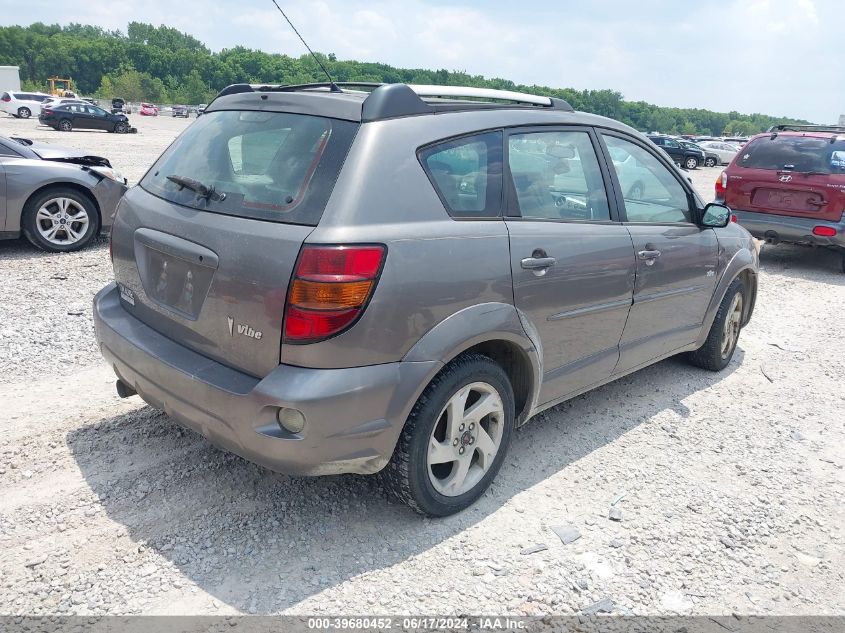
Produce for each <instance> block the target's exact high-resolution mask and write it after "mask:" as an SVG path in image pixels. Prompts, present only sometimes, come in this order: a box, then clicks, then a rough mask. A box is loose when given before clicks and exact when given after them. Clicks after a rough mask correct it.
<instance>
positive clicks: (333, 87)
mask: <svg viewBox="0 0 845 633" xmlns="http://www.w3.org/2000/svg"><path fill="white" fill-rule="evenodd" d="M273 4H275V5H276V8H277V9H278V10H279V13H281V14H282V17H283V18H284V19H285V21H286V22H287V23H288V24H290V28H292V29H293V32H294V33H296V36H297V37H298V38H299V39H300V41H301V42H302V43H303V44H304V45H305V48H307V49H308V52H309V53H311V57H313V58H314V61H315V62H317V65H318V66H319V67H320V68H321V69H322V71H323V72H324V73H326V77H328V78H329V90H331V91H332V92H343V90H341V89H340V88H338V87H337V84H336V83H335V82H334V79H332V76H331V75H330V74H329V71H328V70H326V67H325V66H324V65H323V62H321V61H320V58H319V57H317V56H316V55H315V54H314V51H312V50H311V47H310V46H308V42H306V41H305V38H304V37H302V36H301V35H300V34H299V31H297V30H296V27H295V26H294V25H293V22H291V21H290V18H289V17H288V16H287V15H285V12H284V11H282V7H280V6H279V3H278V2H276V0H273Z"/></svg>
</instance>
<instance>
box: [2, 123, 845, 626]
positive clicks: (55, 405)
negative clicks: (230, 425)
mask: <svg viewBox="0 0 845 633" xmlns="http://www.w3.org/2000/svg"><path fill="white" fill-rule="evenodd" d="M136 119H137V118H136ZM148 121H149V120H146V119H137V121H136V122H137V123H138V124H139V125H140V127H141V132H142V133H141V134H139V135H138V136H137V137H132V138H129V137H113V136H111V135H105V134H95V133H91V134H84V133H74V134H71V135H59V134H58V133H52V132H50V131H43V132H37V130H36V132H37V133H38V134H43V135H44V137H45V138H50V139H56V138H61V140H62V141H63V142H64V143H65V144H75V143H80V144H83V143H89V144H90V145H89V148H99V147H100V145H101V144H102V145H103V146H104V145H105V143H106V142H109V143H113V144H117V145H119V143H121V142H124V141H123V138H127V142H129V143H132V148H133V155H132V156H129V155H126V156H124V155H123V154H122V153H121V154H118V152H117V149H114V147H116V145H113V146H109V148H107V149H108V151H103V153H106V154H107V155H108V156H109V157H110V158H112V159H114V162H115V163H116V165H117V166H118V167H119V168H122V169H124V170H125V171H127V173H130V174H134V175H132V177H133V178H137V177H138V175H139V174H140V173H142V172H143V170H144V168H145V165H146V164H148V163H149V162H150V161H151V160H152V158H154V156H155V154H156V153H157V152H158V151H160V150H161V149H162V148H163V146H165V145H166V144H167V143H168V142H169V140H170V139H171V138H172V135H173V134H174V131H175V130H177V129H179V127H180V126H183V125H184V122H183V121H181V120H179V121H177V122H173V121H170V120H167V119H161V118H160V119H159V120H152V121H149V123H148ZM25 125H26V126H28V127H34V123H33V122H31V121H30V122H20V121H14V120H11V119H4V118H0V133H8V132H9V131H10V130H11V129H12V128H14V131H15V132H16V133H18V134H21V132H22V128H23V127H24V126H25ZM154 126H158V127H154ZM32 136H35V134H32ZM65 136H67V137H69V140H68V141H66V140H65ZM88 139H90V140H88ZM147 145H149V147H147ZM141 146H144V149H143V151H142V149H141ZM153 146H155V147H153ZM142 154H143V156H145V157H146V158H144V159H143V160H146V161H147V162H146V163H145V164H141V162H142V159H141V158H139V156H141V155H142ZM717 174H718V170H715V169H714V170H699V171H697V172H695V178H696V181H697V185H698V186H699V187H700V188H701V190H702V192H703V193H706V192H709V191H710V190H711V189H712V182H713V180H714V179H715V177H716V175H717ZM699 181H700V182H699ZM761 258H762V263H763V272H762V275H761V284H760V296H759V299H758V306H757V312H756V314H755V316H754V320H753V321H752V323H751V325H750V326H749V327H748V328H747V329H746V330H745V331H743V334H742V337H741V338H740V344H739V349H738V351H737V356H736V358H735V360H734V362H733V363H732V364H731V365H730V366H729V367H728V369H726V370H725V371H724V372H722V373H720V374H711V373H708V372H704V371H701V370H697V369H695V368H692V367H690V366H688V365H686V364H685V363H683V362H682V361H680V360H677V359H670V360H667V361H665V362H662V363H660V364H658V365H656V366H654V367H650V368H648V369H645V370H642V371H640V372H637V373H636V374H633V375H631V376H628V377H626V378H624V379H622V380H619V381H617V382H615V383H613V384H610V385H607V386H605V387H602V388H600V389H598V390H596V391H594V392H591V393H589V394H586V395H584V396H581V397H579V398H576V399H575V400H573V401H571V402H569V403H566V404H564V405H561V406H558V407H556V408H554V409H552V410H550V411H547V412H545V413H544V414H542V415H540V416H538V418H537V419H535V420H534V421H533V422H532V423H531V424H529V425H527V426H526V427H524V428H523V429H521V430H520V431H519V432H518V433H516V434H515V437H514V441H513V446H512V449H511V452H510V454H509V456H508V459H507V461H506V463H505V464H504V467H503V468H502V471H501V473H500V474H499V476H498V477H497V480H496V482H495V483H494V485H493V486H492V488H491V489H490V491H489V492H488V493H487V494H486V495H484V497H483V498H482V499H481V500H480V501H479V503H478V504H476V505H475V506H474V507H473V508H471V509H469V510H468V511H466V512H463V513H461V514H460V515H457V516H454V517H450V518H447V519H443V520H428V519H423V518H420V517H419V516H417V515H415V514H413V513H411V512H410V511H408V510H407V509H406V508H404V507H403V506H399V505H396V504H394V503H392V502H391V501H390V500H389V499H388V498H387V497H386V495H385V494H384V492H383V491H382V489H381V487H380V486H379V483H378V480H377V479H375V478H367V477H353V476H341V477H327V478H318V479H298V478H292V477H287V476H284V475H278V474H273V473H269V472H267V471H264V470H262V469H261V468H259V467H257V466H253V465H251V464H249V463H247V462H245V461H243V460H241V459H240V458H237V457H235V456H232V455H230V454H226V453H223V452H221V451H218V450H216V449H214V448H213V447H211V446H210V445H209V444H208V443H207V442H206V441H205V440H204V439H203V438H201V437H199V436H197V435H195V434H194V433H191V432H188V431H184V430H182V429H180V428H179V427H177V426H176V425H175V424H174V423H173V422H171V421H170V420H169V419H168V418H167V417H166V416H165V415H163V414H161V413H158V412H156V411H154V410H152V409H150V408H149V407H146V406H144V405H143V403H141V402H140V401H139V400H138V399H137V398H131V399H129V400H120V399H118V398H117V397H116V396H115V395H114V394H113V386H112V385H113V375H112V374H111V372H110V370H109V369H108V367H105V366H104V364H103V363H102V362H101V361H100V359H99V357H98V355H97V350H96V349H95V345H94V342H93V338H92V331H91V321H90V315H89V310H90V309H89V305H90V299H91V296H92V295H93V293H94V292H95V291H96V290H97V289H98V288H99V287H100V286H102V284H104V283H105V282H106V280H107V279H108V278H109V277H110V269H109V263H108V254H107V249H106V248H105V247H104V246H103V245H99V246H97V247H95V248H92V249H89V250H86V251H85V252H83V253H79V254H75V255H62V256H56V255H45V254H42V253H38V252H37V251H35V250H34V249H32V248H30V247H28V246H26V245H24V244H18V243H0V271H2V273H3V277H2V279H3V284H2V286H0V331H2V337H0V369H2V372H0V381H1V382H2V383H3V384H0V428H2V430H3V433H2V434H0V551H2V552H3V556H2V557H0V615H3V614H24V613H32V614H46V613H74V614H101V613H111V614H116V613H119V614H129V613H148V614H153V613H157V614H172V613H180V614H194V613H197V614H198V613H207V614H228V613H239V612H242V613H296V614H343V613H346V614H348V613H358V614H360V613H367V612H369V613H379V614H384V613H405V614H414V615H418V614H425V613H428V614H432V613H440V614H459V613H510V614H538V613H556V614H573V613H578V612H582V613H599V612H602V613H603V612H611V613H614V614H626V613H634V614H668V613H695V614H708V615H718V614H726V615H729V614H731V613H740V614H752V613H754V614H840V615H845V606H843V605H845V578H843V569H845V565H843V563H845V556H843V552H845V547H843V545H845V543H843V533H842V526H843V525H845V513H844V512H843V492H845V486H844V485H843V483H845V471H843V465H845V458H843V451H842V446H843V445H845V428H844V427H843V420H845V394H843V391H842V378H843V376H845V342H843V337H842V318H841V314H842V308H843V306H845V275H842V274H841V273H839V272H838V262H837V259H836V257H835V256H833V255H832V254H829V253H825V252H814V251H807V250H804V249H798V248H789V247H777V248H769V247H765V248H764V249H763V252H762V256H761ZM63 276H64V277H67V279H58V278H56V277H63ZM78 311H82V314H81V315H76V314H68V312H78ZM764 372H765V373H764ZM613 509H618V510H619V512H620V513H621V516H622V517H624V520H622V521H619V520H618V516H617V514H616V512H613ZM558 526H571V527H572V528H574V529H575V530H577V531H578V533H579V534H580V538H578V539H577V540H574V541H571V542H569V543H568V544H564V542H562V541H561V539H560V538H559V537H558V536H557V535H556V534H555V531H554V528H557V527H558ZM540 545H542V547H540Z"/></svg>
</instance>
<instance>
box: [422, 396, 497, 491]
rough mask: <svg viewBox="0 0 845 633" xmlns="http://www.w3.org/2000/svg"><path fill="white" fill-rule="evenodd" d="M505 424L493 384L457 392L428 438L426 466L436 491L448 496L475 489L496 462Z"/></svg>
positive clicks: (444, 408)
mask: <svg viewBox="0 0 845 633" xmlns="http://www.w3.org/2000/svg"><path fill="white" fill-rule="evenodd" d="M504 424H505V409H504V405H503V404H502V398H501V396H500V395H499V392H498V391H496V389H495V388H494V387H493V386H492V385H490V384H488V383H486V382H474V383H472V384H469V385H467V386H465V387H462V388H461V389H460V390H459V391H458V392H457V393H455V394H454V395H453V396H452V397H451V398H450V399H449V401H448V402H447V403H446V406H445V407H443V410H442V411H441V413H440V416H439V417H438V419H437V422H436V423H435V425H434V429H433V430H432V433H431V438H430V439H429V444H428V454H427V458H426V462H427V463H426V467H427V469H428V476H429V481H430V482H431V485H432V486H433V487H434V489H435V490H436V491H437V492H439V493H440V494H441V495H444V496H446V497H457V496H459V495H462V494H464V493H466V492H469V491H470V490H472V489H473V488H474V487H475V486H476V485H477V484H478V483H479V482H480V481H481V480H482V479H483V478H484V475H485V474H486V473H487V471H488V470H489V469H490V467H491V466H492V465H493V462H494V460H495V459H496V455H497V454H498V452H499V448H500V446H501V443H502V435H503V432H504Z"/></svg>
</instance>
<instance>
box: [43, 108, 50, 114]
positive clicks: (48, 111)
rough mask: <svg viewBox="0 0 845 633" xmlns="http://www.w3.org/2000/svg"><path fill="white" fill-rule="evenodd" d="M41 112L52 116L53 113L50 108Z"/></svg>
mask: <svg viewBox="0 0 845 633" xmlns="http://www.w3.org/2000/svg"><path fill="white" fill-rule="evenodd" d="M41 111H42V112H43V113H44V114H53V111H52V110H51V109H50V108H41Z"/></svg>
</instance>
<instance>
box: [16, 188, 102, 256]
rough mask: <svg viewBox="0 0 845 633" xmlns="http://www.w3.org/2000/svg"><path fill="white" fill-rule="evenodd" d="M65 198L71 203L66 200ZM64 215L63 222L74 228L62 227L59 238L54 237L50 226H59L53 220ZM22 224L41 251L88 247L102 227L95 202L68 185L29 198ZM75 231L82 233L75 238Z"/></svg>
mask: <svg viewBox="0 0 845 633" xmlns="http://www.w3.org/2000/svg"><path fill="white" fill-rule="evenodd" d="M64 200H67V201H68V202H63V201H64ZM63 207H64V213H62V208H63ZM42 210H43V212H42ZM61 215H64V216H65V222H64V223H63V224H66V225H67V226H68V227H69V228H70V229H71V230H70V231H67V230H65V229H63V228H59V229H58V230H57V232H56V234H55V239H51V238H50V227H51V226H52V227H55V226H56V223H53V224H52V225H51V222H52V219H56V221H57V223H59V222H61ZM83 216H84V219H85V223H84V225H83V222H82V219H83ZM74 218H79V219H78V220H77V221H76V222H68V219H70V220H73V219H74ZM21 227H22V229H23V233H24V235H25V236H26V238H27V239H28V240H29V241H30V242H31V243H32V244H33V245H34V246H37V247H38V248H40V249H41V250H44V251H48V252H51V253H67V252H70V251H76V250H79V249H81V248H85V247H86V246H88V244H90V243H91V241H92V240H93V239H94V237H95V236H96V235H97V232H98V231H99V228H100V215H99V213H98V212H97V205H96V204H94V201H93V200H92V199H91V198H90V197H89V196H87V195H85V194H84V193H82V192H80V191H79V190H77V189H73V188H71V187H64V186H57V187H50V188H48V189H44V190H43V191H42V192H40V193H38V194H37V195H35V196H33V197H32V198H30V199H29V200H28V201H27V203H26V205H25V206H24V211H23V216H22V217H21ZM74 229H75V231H74ZM74 232H76V233H78V234H79V235H78V237H73V233H74Z"/></svg>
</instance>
